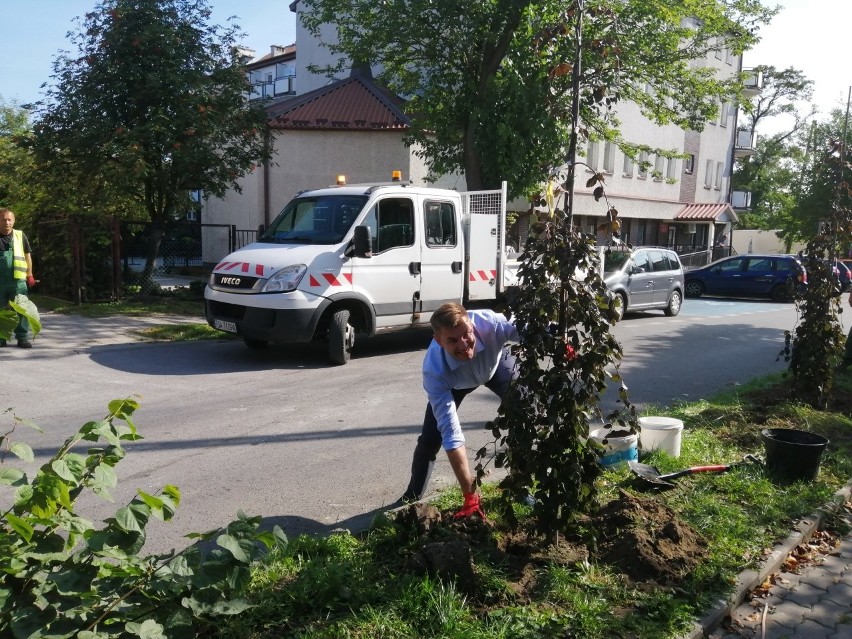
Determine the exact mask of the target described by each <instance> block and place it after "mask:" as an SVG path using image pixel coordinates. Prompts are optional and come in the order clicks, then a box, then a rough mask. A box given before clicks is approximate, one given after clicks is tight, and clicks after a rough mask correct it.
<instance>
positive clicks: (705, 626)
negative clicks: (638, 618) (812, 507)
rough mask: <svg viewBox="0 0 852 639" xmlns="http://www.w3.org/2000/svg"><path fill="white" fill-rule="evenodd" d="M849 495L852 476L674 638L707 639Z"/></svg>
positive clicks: (742, 573)
mask: <svg viewBox="0 0 852 639" xmlns="http://www.w3.org/2000/svg"><path fill="white" fill-rule="evenodd" d="M850 495H852V479H850V480H849V481H848V482H847V483H846V485H845V486H844V487H843V488H841V489H840V490H838V491H837V492H836V493H834V495H833V496H832V498H831V500H830V501H829V502H828V503H827V504H826V505H825V506H823V507H822V508H820V509H819V510H817V511H816V512H814V513H811V514H810V515H809V516H808V517H805V518H804V519H802V521H800V522H799V524H798V525H797V526H796V528H795V530H793V531H792V532H791V533H790V534H789V535H788V536H787V538H786V539H784V541H782V542H781V543H779V544H778V545H777V546H776V547H775V549H774V550H773V551H772V553H771V554H770V555H769V557H767V558H766V560H765V561H764V562H763V564H762V565H761V566H760V568H759V569H758V570H756V571H755V570H744V571H743V572H741V573H740V574H739V576H738V577H737V583H736V586H734V590H733V592H732V593H731V594H730V595H729V596H728V597H723V598H721V599H719V600H718V601H717V602H716V603H715V604H714V605H713V606H711V608H710V609H709V610H708V611H707V612H705V614H704V615H703V616H702V617H701V618H700V619H699V620H698V621H696V622H695V625H694V626H693V628H692V629H691V630H689V631H688V632H686V633H685V634H682V635H678V637H677V639H706V638H707V637H709V636H710V633H711V632H713V631H714V630H716V629H717V628H718V627H719V626H721V625H722V622H724V620H725V618H726V617H728V616H729V615H730V614H731V613H732V612H733V611H734V610H735V609H736V608H737V607H739V605H740V604H741V603H742V602H743V601H744V600H745V598H746V596H747V595H748V594H749V593H750V592H751V591H752V590H754V589H755V588H756V587H757V586H759V585H760V584H762V583H763V582H764V581H765V580H766V578H767V577H769V575H771V574H772V573H774V572H777V571H778V569H779V568H780V567H781V564H783V563H784V560H785V559H786V558H787V556H788V555H789V554H790V553H791V552H792V551H793V549H794V548H795V547H796V546H798V545H799V544H802V543H805V542H807V541H808V540H809V539H810V538H811V537H812V536H813V534H814V531H815V530H817V528H819V525H820V524H821V523H822V521H823V520H824V519H825V518H826V516H828V515H830V514H832V513H835V512H837V511H838V510H839V509H840V507H841V506H842V505H843V504H844V503H846V502H847V501H848V500H849V498H850Z"/></svg>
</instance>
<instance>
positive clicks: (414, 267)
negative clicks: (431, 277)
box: [408, 262, 420, 275]
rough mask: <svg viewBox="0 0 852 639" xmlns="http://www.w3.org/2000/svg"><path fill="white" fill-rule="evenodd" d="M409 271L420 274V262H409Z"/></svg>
mask: <svg viewBox="0 0 852 639" xmlns="http://www.w3.org/2000/svg"><path fill="white" fill-rule="evenodd" d="M408 272H409V273H411V274H412V275H420V262H409V264H408Z"/></svg>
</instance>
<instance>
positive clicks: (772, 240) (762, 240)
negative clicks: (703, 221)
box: [731, 229, 805, 255]
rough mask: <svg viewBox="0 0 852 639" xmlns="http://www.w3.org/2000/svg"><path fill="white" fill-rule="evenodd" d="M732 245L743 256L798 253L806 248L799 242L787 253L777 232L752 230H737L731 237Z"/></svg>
mask: <svg viewBox="0 0 852 639" xmlns="http://www.w3.org/2000/svg"><path fill="white" fill-rule="evenodd" d="M731 245H732V246H733V248H734V250H735V251H736V252H737V253H739V254H741V255H743V254H745V253H769V254H771V255H777V254H779V253H797V252H799V251H801V250H803V249H804V248H805V245H804V243H802V242H797V243H795V244H793V246H792V247H791V248H790V250H789V251H787V250H786V247H785V246H784V242H783V241H782V240H781V239H780V238H779V237H778V235H777V231H759V230H750V229H735V230H734V232H733V234H732V236H731ZM749 249H751V250H749Z"/></svg>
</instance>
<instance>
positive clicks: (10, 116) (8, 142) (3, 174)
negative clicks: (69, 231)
mask: <svg viewBox="0 0 852 639" xmlns="http://www.w3.org/2000/svg"><path fill="white" fill-rule="evenodd" d="M30 133H31V127H30V122H29V112H28V111H27V110H26V109H24V108H23V107H21V106H19V105H18V104H17V103H15V102H12V103H10V104H7V103H6V102H5V101H4V100H2V98H0V206H5V207H8V208H11V209H13V210H14V211H15V213H16V215H18V216H21V214H22V213H24V210H26V209H27V206H26V204H27V201H28V200H29V198H28V197H27V191H28V181H27V180H26V179H25V178H24V175H25V173H26V171H27V169H28V168H30V167H31V166H32V156H31V154H30V153H29V152H28V151H27V150H26V148H25V147H24V145H23V144H22V141H23V140H24V139H25V138H26V137H27V136H28V135H29V134H30ZM22 217H23V216H22Z"/></svg>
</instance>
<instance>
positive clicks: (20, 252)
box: [12, 229, 27, 280]
mask: <svg viewBox="0 0 852 639" xmlns="http://www.w3.org/2000/svg"><path fill="white" fill-rule="evenodd" d="M12 276H13V277H14V278H15V279H16V280H25V279H27V258H26V257H25V256H24V232H23V231H18V230H16V229H12Z"/></svg>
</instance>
